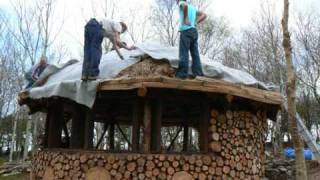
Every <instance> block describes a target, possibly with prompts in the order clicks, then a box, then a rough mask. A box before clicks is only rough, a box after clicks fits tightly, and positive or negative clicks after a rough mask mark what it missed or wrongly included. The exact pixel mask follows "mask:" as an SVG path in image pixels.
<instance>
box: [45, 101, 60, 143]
mask: <svg viewBox="0 0 320 180" xmlns="http://www.w3.org/2000/svg"><path fill="white" fill-rule="evenodd" d="M48 115H49V119H50V120H49V124H48V125H49V126H48V148H60V147H61V133H62V122H63V104H62V102H61V101H60V100H59V99H53V100H52V101H51V102H50V104H49V108H48Z"/></svg>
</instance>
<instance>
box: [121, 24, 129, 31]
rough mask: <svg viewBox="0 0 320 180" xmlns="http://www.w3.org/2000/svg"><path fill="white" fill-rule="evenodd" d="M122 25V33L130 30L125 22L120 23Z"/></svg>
mask: <svg viewBox="0 0 320 180" xmlns="http://www.w3.org/2000/svg"><path fill="white" fill-rule="evenodd" d="M120 24H121V28H122V31H121V33H124V32H126V31H127V30H128V27H127V25H126V24H125V23H124V22H120Z"/></svg>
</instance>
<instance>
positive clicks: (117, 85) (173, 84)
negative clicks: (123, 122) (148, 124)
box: [19, 76, 283, 106]
mask: <svg viewBox="0 0 320 180" xmlns="http://www.w3.org/2000/svg"><path fill="white" fill-rule="evenodd" d="M139 88H160V89H161V88H162V89H179V90H186V91H200V92H207V93H221V94H226V95H232V96H237V97H242V98H246V99H249V100H253V101H257V102H262V103H266V104H271V105H279V106H280V105H281V104H282V102H283V97H282V95H281V94H280V93H279V92H275V91H267V90H262V89H258V88H256V87H251V86H246V85H241V84H234V83H230V82H226V81H222V80H217V79H211V78H206V77H197V78H195V79H187V80H180V79H176V78H170V77H163V76H158V77H134V78H119V79H112V80H106V81H102V82H101V83H100V84H99V86H98V91H115V90H132V89H139ZM27 100H30V98H29V93H28V91H24V92H21V93H19V104H20V105H23V104H27V103H26V102H27Z"/></svg>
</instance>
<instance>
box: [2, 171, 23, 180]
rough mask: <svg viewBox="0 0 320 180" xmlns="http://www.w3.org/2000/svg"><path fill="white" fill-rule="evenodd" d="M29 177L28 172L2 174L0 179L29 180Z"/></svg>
mask: <svg viewBox="0 0 320 180" xmlns="http://www.w3.org/2000/svg"><path fill="white" fill-rule="evenodd" d="M27 179H29V174H28V173H21V174H16V175H12V176H6V177H3V176H0V180H27Z"/></svg>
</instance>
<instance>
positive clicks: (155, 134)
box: [151, 99, 163, 152]
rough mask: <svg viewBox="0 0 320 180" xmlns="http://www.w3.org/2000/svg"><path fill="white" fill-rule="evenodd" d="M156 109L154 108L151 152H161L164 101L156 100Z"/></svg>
mask: <svg viewBox="0 0 320 180" xmlns="http://www.w3.org/2000/svg"><path fill="white" fill-rule="evenodd" d="M154 102H155V103H154V107H153V108H152V109H153V111H152V117H153V118H152V125H151V129H152V133H151V151H152V152H160V151H161V126H162V109H163V108H162V105H163V104H162V100H161V99H157V100H154Z"/></svg>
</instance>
